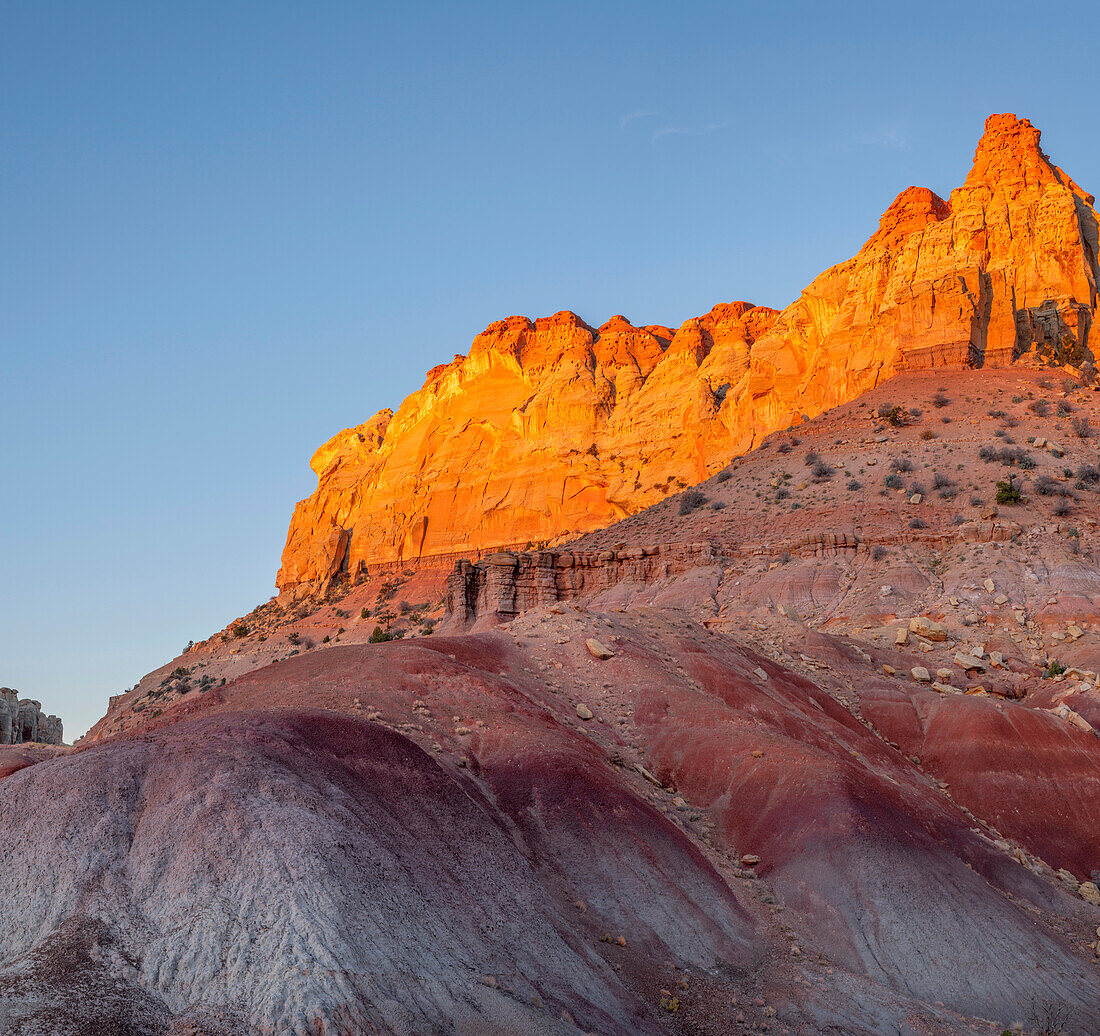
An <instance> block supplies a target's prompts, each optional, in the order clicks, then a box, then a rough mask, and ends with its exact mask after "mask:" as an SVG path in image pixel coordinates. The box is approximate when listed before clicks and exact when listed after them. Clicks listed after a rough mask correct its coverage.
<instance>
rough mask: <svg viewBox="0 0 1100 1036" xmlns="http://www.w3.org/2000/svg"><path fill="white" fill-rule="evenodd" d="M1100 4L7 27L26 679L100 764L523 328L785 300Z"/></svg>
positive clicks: (339, 10)
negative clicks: (347, 434)
mask: <svg viewBox="0 0 1100 1036" xmlns="http://www.w3.org/2000/svg"><path fill="white" fill-rule="evenodd" d="M1094 14H1095V12H1094V9H1093V8H1092V6H1091V5H1089V6H1086V5H1084V4H1075V3H1068V4H1065V3H1064V4H1061V5H1059V6H1058V7H1057V8H1056V9H1055V8H1050V7H1049V6H1046V5H1044V6H1042V7H1040V6H1038V5H1016V4H1011V3H1008V4H1006V3H998V4H971V5H960V4H950V5H947V4H936V3H929V4H924V5H920V7H919V9H918V8H917V7H915V6H913V5H904V7H903V6H902V5H900V4H883V3H874V4H870V3H868V4H862V3H845V4H842V5H841V4H828V3H820V2H819V3H813V4H802V3H786V4H785V3H771V4H760V3H754V4H744V5H742V4H729V3H690V2H689V3H668V4H657V3H643V2H639V3H632V4H626V3H621V4H615V3H600V2H589V3H578V4H570V3H559V4H519V3H501V4H491V3H451V4H424V3H415V2H403V3H399V4H394V3H387V4H372V3H362V2H360V3H326V2H323V0H319V2H317V3H311V4H304V3H295V4H291V3H280V2H265V3H246V2H233V0H222V2H219V3H205V2H191V3H187V4H182V3H179V4H177V3H171V2H163V3H160V2H158V3H133V4H116V3H109V2H97V3H91V2H88V3H55V2H51V0H34V2H21V3H9V2H2V0H0V96H2V97H3V98H4V102H3V105H2V106H0V192H2V198H3V204H2V207H0V684H6V685H10V686H14V687H17V688H19V689H20V691H21V692H22V693H23V694H25V695H27V696H30V697H35V698H39V699H41V700H42V701H43V703H44V704H45V706H46V707H47V709H48V710H49V711H54V712H57V713H59V714H60V715H62V717H63V718H64V719H65V720H66V724H67V736H70V737H71V736H75V735H76V734H79V733H80V732H81V731H82V730H83V729H85V728H86V727H87V726H88V725H90V724H91V723H92V722H94V720H95V719H96V718H98V717H99V716H100V715H101V714H102V712H103V711H104V708H105V705H106V698H107V695H108V694H112V693H116V692H118V691H120V690H122V689H124V688H126V687H129V686H131V685H132V684H133V683H134V682H135V681H136V680H137V679H138V678H139V677H140V676H141V675H142V674H143V673H145V672H146V671H148V670H149V669H152V668H154V667H155V666H157V665H159V664H161V663H162V662H163V661H165V660H167V659H168V658H169V657H171V656H172V655H174V654H175V653H176V652H177V651H178V650H179V649H180V648H182V647H183V645H184V644H185V643H186V642H187V641H188V640H189V639H192V638H194V639H199V638H202V637H204V636H206V635H208V634H209V633H210V632H212V631H213V630H215V629H218V628H220V627H221V626H223V625H224V624H225V623H226V621H227V620H229V619H231V618H233V617H235V616H237V615H239V614H242V613H244V612H246V611H247V610H249V609H250V608H251V607H252V606H254V605H255V604H257V603H259V602H261V601H263V600H265V599H266V598H267V597H268V596H270V595H271V594H272V593H273V592H274V577H275V572H276V569H277V568H278V562H279V554H280V551H281V550H282V546H283V542H284V537H285V533H286V526H287V522H288V520H289V517H290V513H291V510H292V508H293V505H294V503H295V501H296V500H298V499H299V498H300V497H302V496H305V495H307V494H308V493H309V492H310V491H311V490H312V488H313V485H314V480H313V476H312V473H311V472H310V470H309V467H308V459H309V456H310V454H311V453H312V452H313V450H314V448H315V447H316V446H317V445H319V444H320V443H321V442H323V441H324V440H325V439H327V438H328V437H329V436H330V435H332V434H333V433H334V432H336V431H338V430H339V429H341V428H343V427H346V426H348V425H351V424H356V423H358V422H360V421H362V420H364V419H365V418H366V417H368V416H369V415H370V414H372V413H374V412H375V411H376V410H378V409H379V408H381V407H383V406H394V407H396V406H397V404H398V403H399V402H400V401H401V399H402V398H404V396H405V395H407V394H408V393H409V392H410V391H412V390H414V389H415V388H417V387H419V385H420V383H421V381H422V379H423V374H424V372H425V371H426V370H427V369H428V368H429V367H431V366H433V365H434V364H436V363H439V362H441V361H445V360H448V359H450V357H451V356H452V355H453V354H454V353H455V352H464V351H465V350H466V348H467V346H468V344H469V341H470V339H471V338H472V337H473V336H474V335H475V334H476V333H477V332H478V331H480V330H481V329H482V328H483V327H484V326H485V325H486V324H488V323H489V322H490V321H492V320H495V319H498V318H501V317H504V316H507V315H509V314H512V313H523V314H526V315H528V316H532V317H534V316H539V315H543V314H547V313H552V312H555V311H556V310H559V309H565V308H569V309H574V310H576V311H577V312H579V313H580V314H581V315H582V316H583V317H584V318H585V319H587V320H588V321H589V322H591V323H599V322H602V321H603V320H604V319H606V318H607V317H608V316H609V315H611V314H613V313H625V314H626V315H627V316H628V317H630V318H631V319H632V320H634V321H635V322H636V323H646V322H661V323H668V324H672V325H676V324H679V323H680V322H682V321H683V320H685V319H686V318H688V317H690V316H693V315H696V314H698V313H701V312H704V311H705V310H707V309H709V308H710V307H711V306H712V305H713V304H714V303H716V302H719V301H728V300H730V299H735V298H746V299H749V300H752V301H755V302H760V303H767V304H770V305H774V306H782V305H785V304H786V303H788V302H789V301H791V300H792V299H793V298H794V297H796V296H797V294H798V292H799V291H800V289H801V288H802V287H803V286H804V285H805V284H807V283H808V282H809V281H810V280H811V279H812V278H813V277H814V276H815V275H816V274H817V273H818V272H819V271H820V270H822V269H823V268H825V267H827V266H829V265H831V264H833V263H834V262H837V261H839V260H841V259H844V258H846V257H847V256H849V255H850V254H852V253H853V252H854V251H855V250H856V249H857V248H858V247H859V246H860V244H861V243H862V242H863V240H864V239H865V238H866V237H867V236H868V235H869V234H870V233H871V232H872V231H873V230H874V228H875V225H876V221H877V218H878V215H879V214H880V212H881V211H882V210H883V209H884V208H885V207H886V206H887V205H888V204H889V202H890V201H891V200H892V198H893V197H894V196H895V195H896V194H897V193H898V192H899V191H900V190H902V189H903V188H904V187H906V186H908V185H909V184H911V183H915V184H920V185H926V186H929V187H932V188H933V189H935V190H937V191H939V192H940V193H941V194H944V195H946V194H947V192H948V191H950V189H951V188H952V187H953V186H956V185H957V184H958V183H960V182H961V180H962V178H963V177H964V176H965V173H966V170H967V168H968V166H969V162H970V158H971V155H972V153H973V148H974V145H975V143H976V142H977V139H978V136H979V135H980V132H981V127H982V122H983V120H984V118H985V116H986V115H987V114H989V113H990V112H993V111H1015V112H1017V113H1019V114H1021V115H1026V116H1028V117H1029V118H1031V119H1032V121H1033V122H1035V123H1036V124H1037V125H1038V126H1039V127H1040V128H1041V129H1042V130H1043V135H1044V136H1043V140H1044V146H1045V147H1046V149H1047V151H1048V153H1050V154H1051V156H1052V157H1053V158H1054V160H1055V161H1056V162H1058V163H1059V164H1060V165H1062V166H1063V167H1064V168H1066V169H1067V170H1068V171H1069V172H1070V173H1071V174H1072V175H1073V176H1074V177H1075V178H1076V179H1077V180H1078V181H1079V182H1080V183H1082V184H1083V185H1084V186H1085V187H1087V188H1091V189H1092V190H1094V191H1095V190H1097V189H1098V188H1100V135H1098V134H1097V133H1096V132H1095V125H1096V107H1095V96H1096V80H1095V55H1096V53H1097V50H1098V47H1097V44H1098V43H1100V39H1098V34H1097V30H1096V28H1095V21H1096V20H1095V17H1094Z"/></svg>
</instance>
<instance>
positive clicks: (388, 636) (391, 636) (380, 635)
mask: <svg viewBox="0 0 1100 1036" xmlns="http://www.w3.org/2000/svg"><path fill="white" fill-rule="evenodd" d="M401 636H402V634H401V633H391V632H390V631H389V630H384V629H382V627H381V626H375V627H374V632H373V633H372V634H371V635H370V642H371V643H372V644H381V643H383V642H385V641H387V640H400V639H401Z"/></svg>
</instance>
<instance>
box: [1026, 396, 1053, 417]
mask: <svg viewBox="0 0 1100 1036" xmlns="http://www.w3.org/2000/svg"><path fill="white" fill-rule="evenodd" d="M1028 410H1030V411H1031V412H1032V413H1033V414H1034V415H1035V416H1036V417H1049V416H1050V404H1049V403H1048V402H1047V401H1046V400H1045V399H1037V400H1035V402H1034V403H1029V404H1028Z"/></svg>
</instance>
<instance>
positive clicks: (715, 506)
mask: <svg viewBox="0 0 1100 1036" xmlns="http://www.w3.org/2000/svg"><path fill="white" fill-rule="evenodd" d="M725 506H726V503H725V501H724V500H715V501H714V503H712V504H711V505H710V509H711V510H712V511H721V510H723V509H724V508H725Z"/></svg>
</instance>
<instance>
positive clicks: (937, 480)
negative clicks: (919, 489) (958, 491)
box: [932, 471, 955, 489]
mask: <svg viewBox="0 0 1100 1036" xmlns="http://www.w3.org/2000/svg"><path fill="white" fill-rule="evenodd" d="M954 484H955V483H954V482H953V481H952V480H951V479H950V478H948V477H947V476H946V475H944V474H941V473H940V472H938V471H936V472H933V474H932V488H933V489H946V488H947V487H948V486H953V485H954Z"/></svg>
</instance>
